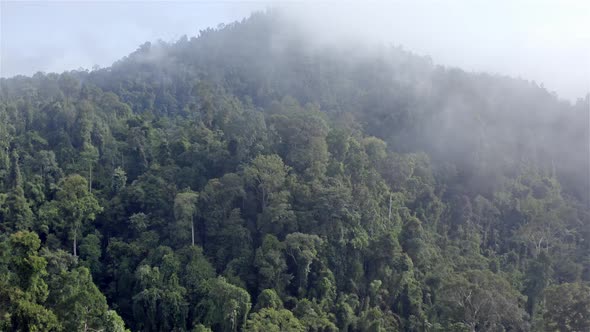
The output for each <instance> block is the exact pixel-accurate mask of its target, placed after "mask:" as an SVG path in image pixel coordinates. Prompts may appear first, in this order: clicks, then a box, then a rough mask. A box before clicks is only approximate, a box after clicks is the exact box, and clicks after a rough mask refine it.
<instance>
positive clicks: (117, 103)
mask: <svg viewBox="0 0 590 332" xmlns="http://www.w3.org/2000/svg"><path fill="white" fill-rule="evenodd" d="M589 107H590V97H589V96H586V97H585V98H583V99H580V100H578V101H577V102H576V103H574V104H571V103H570V102H567V101H564V100H560V99H559V98H558V97H557V96H556V95H555V94H554V93H550V92H548V91H547V90H546V89H544V88H543V87H542V86H538V85H537V84H535V83H531V82H528V81H525V80H521V79H514V78H509V77H500V76H495V75H488V74H478V73H467V72H464V71H461V70H460V69H454V68H444V67H441V66H437V65H435V64H433V63H432V61H431V60H430V59H429V58H427V57H420V56H417V55H414V54H412V53H410V52H407V51H404V50H403V49H401V48H399V47H384V46H375V45H363V44H361V43H357V42H353V41H332V42H328V41H326V40H323V41H320V40H318V39H316V38H314V34H313V31H309V30H306V29H303V28H302V27H301V26H298V25H297V24H296V23H295V22H294V21H293V20H291V19H289V18H288V17H286V16H284V15H283V14H281V13H280V12H278V11H268V12H265V13H256V14H253V15H252V16H251V17H250V18H248V19H245V20H243V21H242V22H236V23H232V24H228V25H225V26H219V27H218V28H216V29H208V30H205V31H201V32H200V34H199V36H198V37H192V38H190V39H189V38H186V37H184V38H181V39H180V40H178V41H177V42H175V43H164V42H158V43H153V44H150V43H146V44H144V45H142V46H140V47H139V49H138V50H137V51H136V52H134V53H132V54H130V55H129V56H127V57H125V58H123V59H122V60H120V61H118V62H116V63H115V64H113V65H112V66H111V67H109V68H104V69H96V70H93V71H72V72H66V73H63V74H42V73H39V74H36V75H34V76H33V77H24V76H17V77H14V78H9V79H6V78H2V79H0V330H2V331H89V330H102V331H124V330H125V329H130V330H133V331H209V330H213V331H338V330H340V331H590V286H589V284H590V196H589V194H590V172H589V170H590V164H589V163H590V155H589V154H590V150H589V144H590V143H589Z"/></svg>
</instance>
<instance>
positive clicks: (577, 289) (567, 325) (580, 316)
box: [543, 283, 590, 332]
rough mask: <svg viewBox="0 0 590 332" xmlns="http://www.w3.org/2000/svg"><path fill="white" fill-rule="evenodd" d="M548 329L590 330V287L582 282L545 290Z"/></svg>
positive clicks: (545, 312)
mask: <svg viewBox="0 0 590 332" xmlns="http://www.w3.org/2000/svg"><path fill="white" fill-rule="evenodd" d="M544 297H545V311H544V313H543V318H544V320H545V330H546V331H571V332H582V331H589V330H590V287H588V286H586V285H583V284H580V283H566V284H561V285H554V286H551V287H549V288H547V289H546V290H545V293H544Z"/></svg>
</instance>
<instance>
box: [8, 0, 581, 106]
mask: <svg viewBox="0 0 590 332" xmlns="http://www.w3.org/2000/svg"><path fill="white" fill-rule="evenodd" d="M269 5H272V6H277V5H279V6H283V7H285V8H286V9H287V10H288V11H289V12H291V13H292V14H293V16H296V17H300V18H301V20H302V22H304V23H305V24H306V25H308V26H309V27H312V28H313V29H314V31H315V32H318V31H319V32H321V33H318V35H323V36H324V37H325V38H332V37H334V38H351V39H354V38H363V39H365V40H367V39H368V40H371V41H375V42H379V43H388V44H389V43H392V44H395V45H401V46H403V47H404V48H405V49H407V50H410V51H413V52H414V53H418V54H421V55H429V56H431V57H432V59H433V61H434V62H435V63H437V64H442V65H448V66H457V67H461V68H463V69H465V70H467V71H485V72H490V73H499V74H505V75H509V76H513V77H521V78H524V79H528V80H534V81H536V82H538V83H543V84H544V86H545V87H546V88H548V89H549V90H551V91H555V92H557V93H558V95H560V96H562V97H564V98H567V99H569V100H575V99H576V98H577V97H582V96H584V95H585V94H586V93H588V92H589V91H590V1H563V0H562V1H557V0H555V1H542V0H539V1H514V0H513V1H509V0H506V1H477V0H476V1H473V0H465V1H459V0H454V1H388V2H367V3H365V2H344V3H342V2H335V1H332V2H319V4H317V2H316V4H311V2H300V1H289V2H269V1H219V2H218V1H191V2H188V1H174V2H173V1H162V2H153V1H141V2H139V1H126V2H106V1H99V2H88V1H66V2H49V1H44V2H22V1H19V2H7V1H4V0H0V29H1V30H0V38H1V39H0V75H1V76H2V77H10V76H14V75H17V74H25V75H31V74H33V73H35V72H37V71H44V72H62V71H64V70H68V69H77V68H80V67H82V68H92V67H93V66H94V65H99V66H101V67H104V66H109V65H110V64H111V63H113V62H114V61H116V60H117V59H119V58H121V57H123V56H125V55H127V54H129V53H130V52H132V51H134V50H135V49H136V48H137V47H138V46H139V45H140V44H142V43H143V42H145V41H155V40H158V39H163V40H165V41H173V40H176V39H177V38H179V37H180V36H182V35H184V34H186V35H188V36H194V35H197V34H198V31H199V30H200V29H205V28H207V27H215V26H217V25H218V24H219V23H228V22H232V21H235V20H241V19H242V18H244V17H246V16H248V15H249V13H250V12H252V11H255V10H264V9H265V8H267V7H268V6H269Z"/></svg>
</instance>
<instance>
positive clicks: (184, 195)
mask: <svg viewBox="0 0 590 332" xmlns="http://www.w3.org/2000/svg"><path fill="white" fill-rule="evenodd" d="M198 200H199V194H198V193H195V192H192V191H186V192H181V193H178V194H176V198H175V199H174V217H175V218H176V220H177V222H181V223H183V224H184V223H187V224H190V227H191V241H192V242H191V244H192V245H193V246H194V245H195V221H194V218H195V215H196V214H197V203H198Z"/></svg>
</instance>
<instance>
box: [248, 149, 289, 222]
mask: <svg viewBox="0 0 590 332" xmlns="http://www.w3.org/2000/svg"><path fill="white" fill-rule="evenodd" d="M288 170H289V168H288V167H287V166H285V164H284V163H283V160H282V159H281V157H279V156H278V155H276V154H274V155H268V156H265V155H259V156H258V157H256V158H254V160H253V161H252V163H251V164H250V165H249V166H247V167H246V168H245V169H244V177H245V179H246V182H247V183H249V184H251V185H252V186H253V187H254V189H255V191H256V193H257V195H258V202H259V204H260V205H259V206H260V209H261V211H264V210H265V209H266V207H267V206H268V203H269V201H270V200H271V199H272V198H273V195H276V194H277V193H278V192H279V191H280V189H281V188H282V186H283V185H284V183H285V179H286V176H287V172H288Z"/></svg>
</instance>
